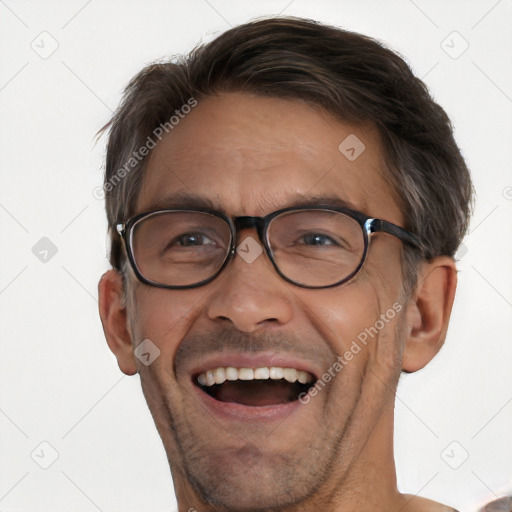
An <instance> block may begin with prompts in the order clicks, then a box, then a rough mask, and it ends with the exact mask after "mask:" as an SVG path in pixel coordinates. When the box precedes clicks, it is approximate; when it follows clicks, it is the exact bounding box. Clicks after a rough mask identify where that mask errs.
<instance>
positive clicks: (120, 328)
mask: <svg viewBox="0 0 512 512" xmlns="http://www.w3.org/2000/svg"><path fill="white" fill-rule="evenodd" d="M123 297H124V290H123V280H122V276H121V274H120V273H119V272H117V271H116V270H108V271H107V272H105V273H104V274H103V275H102V276H101V279H100V282H99V283H98V299H99V300H98V302H99V312H100V318H101V323H102V325H103V332H104V333H105V337H106V339H107V344H108V346H109V348H110V350H111V351H112V352H113V353H114V355H115V356H116V358H117V363H118V365H119V368H120V369H121V371H122V372H123V373H125V374H126V375H134V374H135V373H137V364H136V361H135V356H134V354H133V345H132V337H131V334H130V332H129V330H128V327H127V325H128V324H127V313H126V307H125V304H124V301H123Z"/></svg>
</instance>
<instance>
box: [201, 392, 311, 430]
mask: <svg viewBox="0 0 512 512" xmlns="http://www.w3.org/2000/svg"><path fill="white" fill-rule="evenodd" d="M192 387H193V388H194V392H195V393H196V395H197V396H198V398H199V400H200V401H201V403H203V404H204V405H205V406H206V407H207V409H208V410H209V411H211V412H212V413H213V414H215V415H216V416H220V417H223V418H226V419H229V420H251V421H254V420H260V421H276V420H281V421H282V420H284V419H285V418H287V417H288V416H290V415H291V414H292V413H294V412H296V411H297V410H298V409H300V408H301V407H304V404H302V403H301V402H299V400H294V401H293V402H286V403H284V404H276V405H256V406H254V405H253V406H249V405H243V404H238V403H235V402H221V401H220V400H215V398H212V397H211V396H210V395H209V394H208V393H205V392H204V391H202V390H201V389H200V388H199V387H198V386H196V385H195V384H194V383H192Z"/></svg>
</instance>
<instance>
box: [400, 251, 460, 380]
mask: <svg viewBox="0 0 512 512" xmlns="http://www.w3.org/2000/svg"><path fill="white" fill-rule="evenodd" d="M456 288H457V268H456V266H455V261H454V260H453V258H450V257H448V256H440V257H438V258H434V259H433V260H432V261H429V262H426V263H423V265H422V266H421V267H420V270H419V273H418V283H417V285H416V288H415V291H414V293H413V294H412V296H411V299H410V301H409V303H408V305H407V313H406V314H407V322H408V333H409V335H408V338H407V339H406V342H405V348H404V353H403V358H402V369H403V371H405V372H408V373H409V372H415V371H418V370H420V369H421V368H423V367H424V366H425V365H427V364H428V363H429V362H430V361H431V360H432V359H433V358H434V356H435V355H436V354H437V353H438V352H439V350H440V348H441V347H442V346H443V343H444V340H445V338H446V332H447V330H448V322H449V320H450V314H451V311H452V305H453V300H454V297H455V289H456Z"/></svg>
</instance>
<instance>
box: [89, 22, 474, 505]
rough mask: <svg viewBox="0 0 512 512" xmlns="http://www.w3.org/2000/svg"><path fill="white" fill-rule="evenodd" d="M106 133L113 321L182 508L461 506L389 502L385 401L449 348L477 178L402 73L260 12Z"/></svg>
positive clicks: (375, 47) (349, 38) (356, 48)
mask: <svg viewBox="0 0 512 512" xmlns="http://www.w3.org/2000/svg"><path fill="white" fill-rule="evenodd" d="M107 127H108V128H109V130H110V132H109V141H108V150H107V162H106V176H105V191H106V208H107V215H108V222H109V226H110V237H111V244H112V245H111V255H110V261H111V264H112V266H113V269H112V270H109V271H108V272H106V273H105V274H104V275H103V277H102V278H101V281H100V283H99V296H100V315H101V320H102V323H103V328H104V331H105V335H106V338H107V342H108V345H109V347H110V349H111V350H112V351H113V353H114V354H115V355H116V358H117V360H118V363H119V367H120V369H121V370H122V371H123V372H124V373H125V374H127V375H133V374H135V373H137V372H138V373H139V374H140V378H141V382H142V387H143V391H144V395H145V397H146V400H147V403H148V406H149V408H150V410H151V413H152V415H153V418H154V420H155V424H156V427H157V429H158V431H159V434H160V436H161V438H162V441H163V444H164V447H165V450H166V453H167V456H168V460H169V463H170V468H171V472H172V476H173V481H174V487H175V492H176V497H177V501H178V505H179V510H180V512H183V511H188V510H197V511H199V512H203V511H217V510H219V511H220V510H222V511H256V510H259V511H263V510H272V511H318V510H322V511H323V512H335V511H341V510H343V511H345V512H346V511H358V512H364V511H376V510H378V511H397V512H398V511H404V512H407V511H423V510H452V509H450V508H448V507H446V506H443V505H441V504H438V503H434V502H432V501H430V500H426V499H423V498H420V497H415V496H412V495H403V494H401V493H400V492H399V491H398V490H397V485H396V477H395V467H394V458H393V407H394V395H395V391H396V387H397V383H398V380H399V377H400V374H401V372H402V371H404V372H415V371H417V370H419V369H421V368H423V367H424V366H425V365H426V364H427V363H428V362H429V361H430V360H431V359H432V358H433V357H434V356H435V355H436V353H437V352H438V351H439V349H440V348H441V346H442V344H443V342H444V339H445V335H446V331H447V327H448V322H449V317H450V312H451V308H452V303H453V299H454V294H455V288H456V280H457V277H456V266H455V263H454V259H453V256H454V254H455V251H456V249H457V247H458V245H459V244H460V242H461V239H462V237H463V236H464V233H465V231H466V228H467V225H468V218H469V212H470V203H471V197H472V185H471V181H470V178H469V173H468V170H467V168H466V165H465V163H464V161H463V158H462V157H461V154H460V152H459V150H458V148H457V145H456V143H455V142H454V139H453V136H452V131H451V126H450V123H449V120H448V118H447V116H446V114H445V112H444V111H443V110H442V109H441V107H439V106H438V105H437V104H436V103H434V102H433V100H432V99H431V98H430V96H429V94H428V92H427V90H426V88H425V86H424V85H423V83H422V82H421V81H419V80H418V79H416V78H415V77H414V76H413V75H412V72H411V71H410V69H409V68H408V66H407V65H406V64H405V63H404V61H403V60H402V59H401V58H400V57H398V56H397V55H396V54H394V53H393V52H391V51H390V50H388V49H386V48H384V47H383V46H381V45H380V44H378V43H377V42H375V41H374V40H372V39H369V38H367V37H364V36H361V35H358V34H354V33H351V32H347V31H343V30H339V29H337V28H334V27H329V26H325V25H322V24H319V23H315V22H312V21H309V20H301V19H296V18H272V19H264V20H259V21H256V22H251V23H248V24H246V25H243V26H239V27H235V28H233V29H231V30H229V31H228V32H226V33H224V34H222V35H221V36H219V37H218V38H217V39H215V40H213V41H212V42H210V43H209V44H207V45H205V46H203V47H200V48H198V49H196V50H194V51H193V52H192V53H191V54H190V55H189V56H187V57H184V58H182V59H181V60H179V61H176V62H166V63H160V64H155V65H151V66H148V67H147V68H145V69H144V70H143V71H142V72H141V73H140V74H138V75H137V76H136V77H135V78H134V79H133V80H132V81H131V83H130V84H129V85H128V87H127V89H126V92H125V96H124V99H123V102H122V104H121V106H120V108H119V110H118V111H117V113H116V114H115V116H114V118H113V119H112V121H111V123H110V124H109V125H107Z"/></svg>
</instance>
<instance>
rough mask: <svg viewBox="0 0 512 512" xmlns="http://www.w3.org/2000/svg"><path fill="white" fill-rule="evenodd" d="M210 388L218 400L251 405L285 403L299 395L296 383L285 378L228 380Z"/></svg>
mask: <svg viewBox="0 0 512 512" xmlns="http://www.w3.org/2000/svg"><path fill="white" fill-rule="evenodd" d="M212 388H216V389H212ZM210 389H211V391H212V396H213V397H214V398H215V399H216V400H220V401H221V402H236V403H239V404H243V405H250V406H258V405H275V404H283V403H286V402H291V401H292V400H297V395H298V391H297V388H296V385H295V384H291V383H289V382H287V381H285V380H250V381H240V380H237V381H226V382H224V384H220V385H215V386H212V387H211V388H210Z"/></svg>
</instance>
